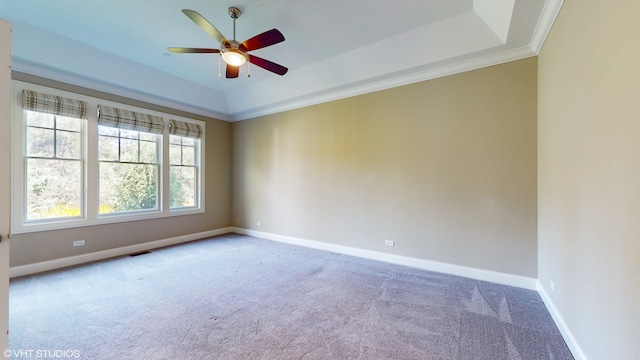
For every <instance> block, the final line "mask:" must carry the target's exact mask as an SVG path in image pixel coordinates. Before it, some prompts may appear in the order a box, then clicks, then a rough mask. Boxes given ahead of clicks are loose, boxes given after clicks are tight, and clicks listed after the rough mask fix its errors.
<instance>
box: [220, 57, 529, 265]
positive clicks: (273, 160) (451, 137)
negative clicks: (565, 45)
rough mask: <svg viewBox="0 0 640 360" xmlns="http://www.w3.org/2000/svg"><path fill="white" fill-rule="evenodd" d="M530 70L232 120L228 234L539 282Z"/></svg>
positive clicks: (516, 66)
mask: <svg viewBox="0 0 640 360" xmlns="http://www.w3.org/2000/svg"><path fill="white" fill-rule="evenodd" d="M536 68H537V60H536V59H535V58H531V59H526V60H521V61H517V62H513V63H508V64H504V65H500V66H494V67H490V68H486V69H482V70H477V71H472V72H468V73H464V74H459V75H455V76H449V77H446V78H441V79H436V80H432V81H427V82H422V83H418V84H413V85H409V86H403V87H400V88H394V89H390V90H386V91H380V92H376V93H371V94H367V95H362V96H358V97H353V98H349V99H344V100H340V101H334V102H331V103H326V104H321V105H316V106H311V107H308V108H303V109H298V110H293V111H289V112H285V113H279V114H275V115H271V116H265V117H261V118H257V119H252V120H247V121H242V122H238V123H234V124H233V166H232V167H233V169H234V187H233V224H234V226H237V227H241V228H248V229H254V230H259V231H264V232H268V233H275V234H279V235H286V236H292V237H297V238H302V239H308V240H316V241H322V242H327V243H332V244H339V245H344V246H350V247H355V248H361V249H368V250H374V251H381V252H389V253H393V254H399V255H405V256H410V257H416V258H421V259H428V260H434V261H441V262H446V263H451V264H458V265H464V266H470V267H474V268H481V269H488V270H495V271H500V272H505V273H510V274H516V275H523V276H529V277H536V276H537V269H536V266H537V265H536V261H537V258H536V248H537V243H536V237H537V234H536V231H537V228H536V221H537V219H536V216H537V208H536V141H537V138H536V98H537V95H536V94H537V88H536V77H537V73H536ZM258 221H260V222H262V226H261V227H258V226H257V225H256V224H257V222H258ZM386 239H390V240H394V241H395V242H396V246H395V247H393V248H392V247H386V246H384V240H386Z"/></svg>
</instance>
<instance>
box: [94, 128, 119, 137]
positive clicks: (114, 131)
mask: <svg viewBox="0 0 640 360" xmlns="http://www.w3.org/2000/svg"><path fill="white" fill-rule="evenodd" d="M119 133H120V130H118V129H117V128H114V127H110V126H98V134H100V135H111V136H118V134H119Z"/></svg>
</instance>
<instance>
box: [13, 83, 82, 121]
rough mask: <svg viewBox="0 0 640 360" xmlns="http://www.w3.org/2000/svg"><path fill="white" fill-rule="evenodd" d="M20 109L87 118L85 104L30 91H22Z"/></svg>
mask: <svg viewBox="0 0 640 360" xmlns="http://www.w3.org/2000/svg"><path fill="white" fill-rule="evenodd" d="M22 108H23V109H24V110H31V111H37V112H42V113H47V114H53V115H60V116H68V117H74V118H78V119H86V118H87V108H88V106H87V103H86V102H84V101H81V100H74V99H68V98H64V97H62V96H56V95H49V94H43V93H39V92H36V91H32V90H22Z"/></svg>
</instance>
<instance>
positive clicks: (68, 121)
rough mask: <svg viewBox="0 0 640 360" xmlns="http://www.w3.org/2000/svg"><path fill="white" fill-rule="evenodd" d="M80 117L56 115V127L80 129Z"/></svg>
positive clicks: (77, 130) (72, 129)
mask: <svg viewBox="0 0 640 360" xmlns="http://www.w3.org/2000/svg"><path fill="white" fill-rule="evenodd" d="M80 121H81V120H80V119H76V118H71V117H66V116H57V117H56V128H57V129H59V130H69V131H76V132H79V131H80Z"/></svg>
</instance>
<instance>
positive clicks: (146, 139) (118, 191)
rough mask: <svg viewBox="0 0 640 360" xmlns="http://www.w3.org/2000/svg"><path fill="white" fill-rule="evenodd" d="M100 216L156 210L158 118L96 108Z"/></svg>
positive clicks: (159, 121)
mask: <svg viewBox="0 0 640 360" xmlns="http://www.w3.org/2000/svg"><path fill="white" fill-rule="evenodd" d="M99 109H100V110H99V115H98V136H99V142H98V154H99V159H98V160H99V162H100V166H99V172H100V182H99V183H100V186H99V192H100V214H106V213H113V212H115V213H123V212H129V211H145V210H146V211H150V210H155V211H157V210H159V202H158V200H159V198H160V197H159V196H158V190H159V179H160V174H161V173H160V162H159V161H158V159H159V156H158V151H159V149H160V146H159V145H160V143H161V142H160V138H161V135H162V133H163V132H164V122H163V120H162V118H160V117H157V116H152V115H147V114H142V113H139V112H134V111H128V110H122V109H118V108H113V107H109V106H104V105H100V107H99Z"/></svg>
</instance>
